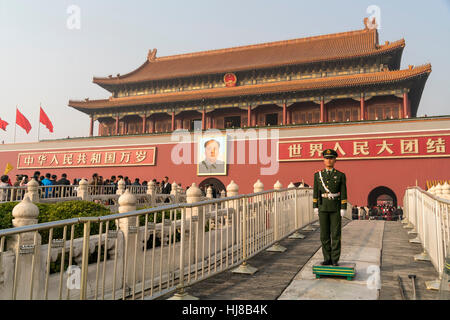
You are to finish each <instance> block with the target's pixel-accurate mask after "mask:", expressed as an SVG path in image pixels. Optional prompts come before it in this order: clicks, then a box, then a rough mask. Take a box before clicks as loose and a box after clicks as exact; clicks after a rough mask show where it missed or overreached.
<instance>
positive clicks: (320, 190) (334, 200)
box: [313, 149, 347, 266]
mask: <svg viewBox="0 0 450 320" xmlns="http://www.w3.org/2000/svg"><path fill="white" fill-rule="evenodd" d="M322 155H323V157H324V164H325V169H323V170H322V171H317V172H316V173H314V193H313V208H314V214H316V215H319V223H320V241H321V242H322V253H323V258H324V261H322V265H331V264H332V265H333V266H337V265H339V264H338V261H339V257H340V255H341V219H342V217H343V216H344V214H345V212H346V210H347V183H346V177H345V174H344V173H343V172H341V171H338V170H336V169H335V168H334V164H335V163H336V158H337V152H336V151H335V150H333V149H326V150H325V151H324V152H323V154H322Z"/></svg>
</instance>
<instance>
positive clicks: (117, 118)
mask: <svg viewBox="0 0 450 320" xmlns="http://www.w3.org/2000/svg"><path fill="white" fill-rule="evenodd" d="M116 135H119V116H117V117H116Z"/></svg>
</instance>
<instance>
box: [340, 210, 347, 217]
mask: <svg viewBox="0 0 450 320" xmlns="http://www.w3.org/2000/svg"><path fill="white" fill-rule="evenodd" d="M345 211H347V210H345V209H341V217H343V216H344V214H345Z"/></svg>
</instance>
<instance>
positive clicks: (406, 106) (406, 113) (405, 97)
mask: <svg viewBox="0 0 450 320" xmlns="http://www.w3.org/2000/svg"><path fill="white" fill-rule="evenodd" d="M410 117H411V110H410V107H409V99H408V92H403V118H410Z"/></svg>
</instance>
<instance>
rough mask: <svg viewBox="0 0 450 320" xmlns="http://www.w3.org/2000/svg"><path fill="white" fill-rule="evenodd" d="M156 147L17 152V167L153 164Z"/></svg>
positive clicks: (86, 166) (48, 167) (89, 166)
mask: <svg viewBox="0 0 450 320" xmlns="http://www.w3.org/2000/svg"><path fill="white" fill-rule="evenodd" d="M155 156H156V147H146V148H130V149H100V150H71V151H68V150H66V151H54V152H27V153H19V155H18V157H17V169H41V168H43V169H51V168H55V169H56V168H67V169H70V168H92V167H124V166H154V165H155Z"/></svg>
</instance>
